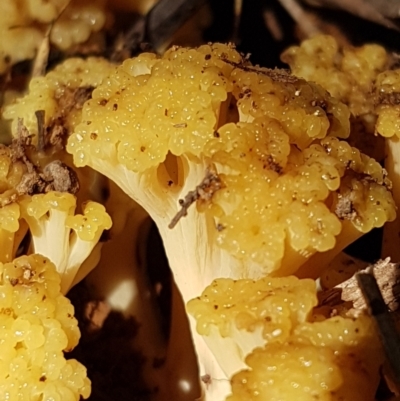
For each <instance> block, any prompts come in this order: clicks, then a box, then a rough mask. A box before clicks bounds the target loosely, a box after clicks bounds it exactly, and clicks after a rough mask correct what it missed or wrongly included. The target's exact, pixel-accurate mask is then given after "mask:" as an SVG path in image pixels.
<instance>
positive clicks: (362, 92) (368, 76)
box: [281, 35, 390, 116]
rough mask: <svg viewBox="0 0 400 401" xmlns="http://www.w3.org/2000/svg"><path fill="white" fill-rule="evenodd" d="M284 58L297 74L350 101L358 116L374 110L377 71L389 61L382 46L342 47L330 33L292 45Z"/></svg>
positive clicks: (352, 109) (385, 67) (334, 95)
mask: <svg viewBox="0 0 400 401" xmlns="http://www.w3.org/2000/svg"><path fill="white" fill-rule="evenodd" d="M281 58H282V60H283V61H284V62H285V63H287V64H289V66H290V68H291V70H292V73H293V74H294V75H296V76H298V77H302V78H304V79H307V80H309V81H313V82H316V83H318V84H319V85H321V86H322V87H323V88H325V89H326V90H327V91H328V92H329V93H330V94H331V95H332V96H333V97H335V98H336V99H338V100H340V101H341V102H343V103H345V104H347V105H348V106H349V108H350V111H351V112H352V114H353V115H355V116H358V115H362V114H367V113H370V112H373V111H374V99H373V97H372V96H370V94H371V92H372V91H373V85H374V83H375V80H376V78H377V76H378V74H379V73H380V72H382V71H385V70H386V69H387V68H388V65H389V63H390V57H389V55H388V54H387V52H386V50H385V49H384V48H383V47H382V46H379V45H374V44H371V45H370V44H368V45H364V46H361V47H358V48H352V47H346V48H340V47H339V45H338V43H337V42H336V39H334V38H333V37H332V36H328V35H319V36H316V37H314V38H311V39H308V40H305V41H303V42H302V43H301V45H300V46H293V47H290V48H289V49H287V50H286V51H285V52H284V53H283V54H282V56H281Z"/></svg>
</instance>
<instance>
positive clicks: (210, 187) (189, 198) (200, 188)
mask: <svg viewBox="0 0 400 401" xmlns="http://www.w3.org/2000/svg"><path fill="white" fill-rule="evenodd" d="M221 188H222V182H221V179H220V178H219V175H218V173H217V172H216V171H215V169H214V168H213V167H209V168H208V169H207V172H206V176H205V177H204V179H203V181H201V183H200V184H199V185H197V187H196V188H195V189H194V190H193V191H189V193H188V194H187V195H186V196H185V198H184V199H179V204H180V206H181V210H179V212H178V213H177V214H176V215H175V216H174V218H173V219H172V220H171V223H169V225H168V228H174V227H175V226H176V225H177V224H178V222H179V220H180V219H181V218H182V217H185V216H186V215H187V212H188V209H189V207H190V206H191V205H193V203H195V202H196V201H197V200H202V201H205V202H207V201H209V200H210V199H211V198H212V197H213V195H214V194H215V192H217V191H218V190H219V189H221Z"/></svg>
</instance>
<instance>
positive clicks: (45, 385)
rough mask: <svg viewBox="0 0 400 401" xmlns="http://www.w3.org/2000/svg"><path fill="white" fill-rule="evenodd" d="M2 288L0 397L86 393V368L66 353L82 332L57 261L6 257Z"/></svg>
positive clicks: (23, 400) (22, 399)
mask: <svg viewBox="0 0 400 401" xmlns="http://www.w3.org/2000/svg"><path fill="white" fill-rule="evenodd" d="M0 294H1V297H0V322H1V323H0V331H1V344H0V398H1V399H2V400H9V401H17V400H18V401H32V400H36V399H43V400H63V401H64V400H65V401H78V400H79V399H80V397H83V398H87V397H88V396H89V394H90V381H89V379H88V378H87V376H86V368H85V367H84V366H82V365H81V364H80V363H79V362H77V361H76V360H73V359H71V360H66V359H65V357H64V355H63V351H71V350H72V349H73V348H74V347H75V346H76V345H77V344H78V341H79V337H80V333H79V329H78V322H77V320H76V319H75V318H74V317H73V314H74V308H73V306H72V305H71V303H70V301H69V300H68V299H67V298H65V297H64V296H63V295H62V294H61V292H60V275H59V274H58V273H57V271H56V269H55V266H54V264H53V263H51V261H50V260H49V259H47V258H45V257H43V256H41V255H36V254H32V255H30V256H22V257H20V258H17V259H15V260H14V261H13V262H10V263H4V264H3V263H1V264H0Z"/></svg>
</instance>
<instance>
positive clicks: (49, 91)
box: [3, 58, 115, 143]
mask: <svg viewBox="0 0 400 401" xmlns="http://www.w3.org/2000/svg"><path fill="white" fill-rule="evenodd" d="M114 68H115V67H114V66H113V65H112V64H111V63H110V62H108V61H106V60H104V59H101V58H88V59H86V60H84V59H79V58H72V59H67V60H66V61H65V62H63V63H62V64H60V65H58V66H57V67H56V68H54V70H52V71H50V72H49V73H48V74H47V75H46V76H44V77H36V78H33V79H32V80H31V81H30V84H29V93H28V95H26V96H24V97H21V98H19V99H17V101H16V102H15V103H14V104H11V105H10V106H8V107H6V108H5V110H4V113H3V116H4V118H6V119H12V120H13V127H12V129H13V135H14V136H16V135H17V130H18V118H19V119H22V120H23V124H24V126H25V127H26V128H27V130H28V131H29V134H30V135H32V136H33V142H34V143H37V136H38V119H37V116H36V114H35V112H36V111H38V110H43V111H44V125H45V127H46V129H47V130H48V131H50V130H51V128H52V127H54V126H55V125H58V126H60V127H62V129H64V130H67V131H72V130H73V128H74V127H75V125H77V124H78V123H79V122H80V121H81V107H82V105H83V103H84V102H85V101H86V100H87V99H89V98H90V96H91V93H92V90H93V88H95V87H96V86H97V85H99V84H100V82H102V81H103V79H105V78H106V77H107V76H108V75H110V74H111V73H112V72H113V70H114Z"/></svg>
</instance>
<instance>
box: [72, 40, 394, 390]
mask: <svg viewBox="0 0 400 401" xmlns="http://www.w3.org/2000/svg"><path fill="white" fill-rule="evenodd" d="M349 116H350V113H349V110H348V108H347V107H346V106H345V105H344V104H342V103H340V102H338V101H337V100H335V99H333V98H332V97H331V96H330V95H329V94H328V93H327V92H326V91H324V90H323V89H322V88H321V87H319V86H318V85H315V84H312V83H307V82H306V81H304V80H302V79H298V78H296V77H293V76H290V75H288V74H287V73H285V72H282V71H279V70H268V69H262V68H256V67H253V66H251V64H250V63H249V62H248V61H247V60H245V59H244V58H243V57H242V56H241V55H240V54H239V53H238V52H236V50H235V49H234V48H232V47H231V46H227V45H220V44H214V45H205V46H201V47H199V48H198V49H186V48H176V47H175V48H172V49H170V50H169V51H167V52H166V53H165V55H164V56H163V57H161V58H158V57H157V56H156V55H154V54H142V55H140V56H139V57H137V58H135V59H131V60H127V61H125V62H124V63H123V64H122V66H121V67H119V68H118V69H117V70H116V71H115V73H114V74H112V75H110V77H109V78H107V79H106V80H105V81H104V82H103V83H102V84H100V85H99V86H98V87H97V88H96V89H95V90H94V91H93V94H92V99H91V100H89V101H87V102H86V103H85V105H84V107H83V109H82V122H81V123H80V124H79V125H77V126H76V128H75V133H74V134H73V135H72V136H71V137H70V138H69V142H68V147H67V150H68V151H69V152H70V153H72V154H73V156H74V163H75V164H76V165H77V166H84V165H89V166H90V167H92V168H94V169H95V170H97V171H99V172H101V173H102V174H104V175H106V176H107V177H109V178H110V179H111V180H113V181H114V182H115V183H116V184H117V185H119V186H120V187H121V188H122V189H123V190H124V191H125V192H126V193H127V194H128V195H129V196H131V197H132V198H133V199H134V200H136V201H137V202H138V203H139V204H140V205H142V206H143V207H144V208H145V209H146V211H147V212H148V213H149V214H150V216H151V217H152V218H153V220H154V221H155V222H156V224H157V226H158V228H159V231H160V233H161V236H162V238H163V241H164V246H165V248H166V252H167V255H168V258H169V261H170V265H171V267H172V269H173V272H174V278H175V280H176V282H177V284H178V287H179V289H180V291H181V293H182V296H183V299H184V301H185V302H187V301H189V300H190V299H191V298H193V297H195V296H197V295H199V294H200V293H201V292H202V291H203V290H204V288H205V287H206V286H207V285H209V284H210V283H211V282H212V280H214V279H215V278H218V277H226V278H234V279H238V278H251V279H255V278H260V277H261V276H263V275H265V274H275V275H287V274H291V273H294V272H296V271H297V270H298V269H299V268H300V266H302V265H303V264H304V263H305V262H307V261H308V263H312V261H313V259H312V257H315V255H316V254H317V253H319V252H323V251H328V250H331V251H330V253H329V254H327V255H328V256H327V257H326V260H323V261H321V260H319V261H318V262H317V263H312V265H313V266H314V267H315V266H316V268H315V271H313V270H312V269H311V270H310V274H312V275H315V274H317V273H318V269H320V268H322V267H323V266H324V264H326V263H327V261H329V259H330V258H332V257H333V255H334V254H335V253H337V252H339V251H340V250H341V249H342V248H343V247H344V246H346V245H347V244H348V243H350V242H351V241H353V240H354V239H355V238H357V237H358V236H360V235H361V233H363V232H366V231H369V230H370V229H371V228H373V227H378V226H381V225H382V224H384V222H385V221H387V220H392V219H393V218H394V204H393V200H392V198H391V194H390V190H389V187H390V183H389V181H388V180H387V178H386V177H385V174H384V171H383V170H382V168H381V167H380V166H379V164H378V163H376V162H375V161H373V160H372V159H370V158H368V157H367V156H364V155H362V154H360V152H358V151H357V150H356V149H354V148H351V147H350V146H348V145H347V144H346V143H345V142H343V141H342V140H340V138H346V137H347V136H348V135H349V130H350V123H349ZM207 171H208V172H207ZM359 177H362V178H363V179H362V180H359V181H360V184H357V183H356V180H355V178H359ZM196 187H197V188H196ZM195 189H196V190H195ZM193 190H195V191H194V192H190V191H193ZM187 194H189V195H188V196H186V195H187ZM182 198H185V199H182ZM179 199H181V202H180V203H181V204H183V205H185V204H186V205H187V204H190V203H191V202H193V201H195V200H196V199H197V200H198V201H197V207H191V208H188V209H187V210H186V209H184V211H183V213H182V214H183V215H185V214H187V216H186V217H185V218H183V219H181V220H180V221H179V222H178V223H177V224H176V227H175V228H174V229H173V230H170V229H169V228H168V225H169V223H170V222H171V221H173V222H174V224H175V223H176V220H175V219H174V217H175V215H176V213H177V212H178V210H179V206H178V205H179V202H178V201H179ZM313 255H314V256H313ZM321 255H323V254H321ZM308 269H309V267H307V269H305V270H306V273H305V274H303V275H304V276H307V271H308ZM194 336H195V342H197V347H198V351H199V353H200V358H201V360H200V365H201V374H209V375H211V376H212V377H216V378H218V375H222V376H223V377H226V376H225V375H224V373H223V372H221V368H220V367H218V363H217V362H216V360H215V356H213V355H211V354H210V353H209V350H208V348H207V346H205V345H204V341H203V339H201V338H199V337H197V336H196V335H194ZM200 349H201V351H200ZM207 350H208V351H207ZM214 382H215V383H223V381H220V382H218V380H215V381H214ZM212 387H213V386H209V389H212ZM223 395H226V389H225V390H224V391H222V392H220V393H219V395H218V396H217V398H221V397H222V396H223Z"/></svg>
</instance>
